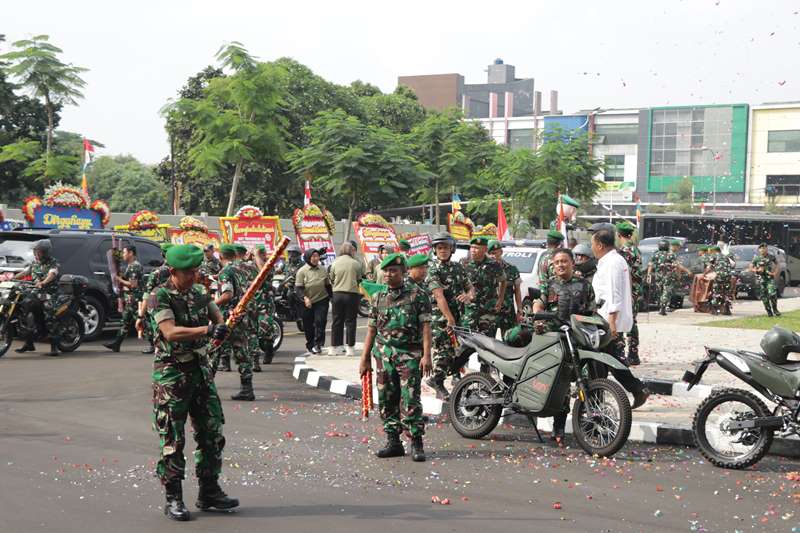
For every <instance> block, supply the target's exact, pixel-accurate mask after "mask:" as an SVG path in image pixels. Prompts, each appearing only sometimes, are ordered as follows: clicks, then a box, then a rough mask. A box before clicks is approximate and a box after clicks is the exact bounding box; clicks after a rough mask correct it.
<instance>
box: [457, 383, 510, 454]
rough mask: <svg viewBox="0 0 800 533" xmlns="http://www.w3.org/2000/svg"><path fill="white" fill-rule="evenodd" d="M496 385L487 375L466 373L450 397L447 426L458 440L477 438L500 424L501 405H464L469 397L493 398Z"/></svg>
mask: <svg viewBox="0 0 800 533" xmlns="http://www.w3.org/2000/svg"><path fill="white" fill-rule="evenodd" d="M497 387H498V384H497V382H496V381H495V380H494V378H492V376H490V375H488V374H484V373H483V372H474V373H471V374H467V376H466V377H464V378H462V379H461V380H460V381H459V382H458V385H456V386H455V388H454V389H453V392H452V393H451V394H450V404H449V406H448V408H447V409H448V414H449V415H450V423H452V424H453V427H454V428H455V430H456V431H457V432H458V434H459V435H461V436H462V437H466V438H468V439H480V438H483V437H485V436H486V435H488V434H489V433H491V432H492V431H494V428H496V427H497V423H498V422H499V421H500V415H501V414H502V411H503V406H502V405H465V403H466V402H467V400H469V399H470V398H480V399H490V398H494V397H496V396H497V393H496V392H495V391H496V390H497Z"/></svg>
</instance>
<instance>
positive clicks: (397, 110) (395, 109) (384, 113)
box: [360, 93, 425, 133]
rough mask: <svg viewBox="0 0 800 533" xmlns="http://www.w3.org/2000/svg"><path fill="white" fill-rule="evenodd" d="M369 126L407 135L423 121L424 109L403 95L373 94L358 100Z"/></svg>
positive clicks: (414, 100) (415, 101)
mask: <svg viewBox="0 0 800 533" xmlns="http://www.w3.org/2000/svg"><path fill="white" fill-rule="evenodd" d="M360 100H361V106H362V108H363V109H364V116H365V119H366V121H367V123H369V124H375V125H376V126H381V127H384V128H388V129H390V130H392V131H394V132H398V133H408V132H410V131H411V129H412V128H413V127H414V126H416V125H418V124H419V123H421V122H422V121H423V120H424V119H425V108H423V107H422V106H421V105H420V104H419V102H418V101H417V100H416V99H412V98H408V97H406V96H405V95H403V94H396V93H395V94H375V95H372V96H365V97H363V98H361V99H360Z"/></svg>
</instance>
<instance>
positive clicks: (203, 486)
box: [195, 477, 239, 511]
mask: <svg viewBox="0 0 800 533" xmlns="http://www.w3.org/2000/svg"><path fill="white" fill-rule="evenodd" d="M198 481H199V483H200V491H199V492H198V494H197V502H196V503H195V506H196V507H197V508H198V509H200V510H201V511H208V510H211V509H216V510H218V511H227V510H228V509H233V508H235V507H239V500H238V499H236V498H229V497H228V495H227V494H225V492H223V490H222V489H221V488H220V486H219V483H218V482H217V478H213V477H212V478H200V479H199V480H198Z"/></svg>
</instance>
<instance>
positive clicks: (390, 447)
mask: <svg viewBox="0 0 800 533" xmlns="http://www.w3.org/2000/svg"><path fill="white" fill-rule="evenodd" d="M405 454H406V449H405V448H403V443H402V442H400V436H399V435H398V434H396V433H387V434H386V446H384V447H383V448H381V449H380V450H378V451H377V452H375V456H376V457H379V458H380V459H387V458H389V457H403V456H404V455H405ZM411 459H412V460H413V461H416V462H418V463H421V462H424V461H425V448H424V447H423V445H422V437H412V439H411Z"/></svg>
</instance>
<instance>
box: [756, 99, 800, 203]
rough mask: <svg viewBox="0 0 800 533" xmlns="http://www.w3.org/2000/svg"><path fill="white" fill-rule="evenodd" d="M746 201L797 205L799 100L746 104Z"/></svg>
mask: <svg viewBox="0 0 800 533" xmlns="http://www.w3.org/2000/svg"><path fill="white" fill-rule="evenodd" d="M749 154H750V158H749V165H748V170H749V174H748V178H747V193H748V197H747V199H746V201H747V202H748V203H753V204H770V203H772V204H775V205H783V206H800V102H787V103H775V104H763V105H757V106H753V107H751V108H750V136H749Z"/></svg>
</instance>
